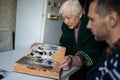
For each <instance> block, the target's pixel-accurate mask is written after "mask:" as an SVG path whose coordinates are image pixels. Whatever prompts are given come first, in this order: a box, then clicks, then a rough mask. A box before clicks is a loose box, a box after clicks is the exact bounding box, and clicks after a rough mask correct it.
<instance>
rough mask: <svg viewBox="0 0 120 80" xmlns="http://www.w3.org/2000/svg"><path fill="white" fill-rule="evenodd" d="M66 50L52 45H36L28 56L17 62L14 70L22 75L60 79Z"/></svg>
mask: <svg viewBox="0 0 120 80" xmlns="http://www.w3.org/2000/svg"><path fill="white" fill-rule="evenodd" d="M65 51H66V48H65V47H61V46H56V45H51V44H43V43H39V44H35V45H34V46H33V47H32V48H31V50H30V51H28V53H27V55H26V56H23V57H22V58H21V59H19V60H18V61H16V63H15V65H14V67H13V70H14V71H16V72H20V73H26V74H31V75H37V76H43V77H49V78H55V79H59V78H60V74H61V69H60V68H59V65H60V61H61V60H62V58H63V57H64V55H65Z"/></svg>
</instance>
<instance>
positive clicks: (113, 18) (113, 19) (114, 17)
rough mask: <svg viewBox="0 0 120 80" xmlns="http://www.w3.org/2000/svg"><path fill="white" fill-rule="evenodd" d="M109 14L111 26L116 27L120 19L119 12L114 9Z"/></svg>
mask: <svg viewBox="0 0 120 80" xmlns="http://www.w3.org/2000/svg"><path fill="white" fill-rule="evenodd" d="M108 16H109V26H111V27H115V25H116V24H117V21H118V16H117V13H116V12H114V11H112V12H111V13H109V15H108Z"/></svg>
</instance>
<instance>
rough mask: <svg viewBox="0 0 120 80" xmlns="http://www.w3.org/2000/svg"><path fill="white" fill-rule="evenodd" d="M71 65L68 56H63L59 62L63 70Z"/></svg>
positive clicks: (70, 59)
mask: <svg viewBox="0 0 120 80" xmlns="http://www.w3.org/2000/svg"><path fill="white" fill-rule="evenodd" d="M71 65H72V58H71V57H70V56H65V57H64V58H63V59H62V61H61V62H60V66H59V67H60V68H62V69H63V70H68V69H70V68H71Z"/></svg>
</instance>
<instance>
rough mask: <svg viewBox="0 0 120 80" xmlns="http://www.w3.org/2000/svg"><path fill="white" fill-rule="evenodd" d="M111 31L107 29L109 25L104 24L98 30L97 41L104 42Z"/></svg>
mask: <svg viewBox="0 0 120 80" xmlns="http://www.w3.org/2000/svg"><path fill="white" fill-rule="evenodd" d="M108 33H109V30H108V29H107V24H106V23H105V22H103V23H102V24H101V25H100V26H99V28H98V29H96V34H95V40H97V41H104V40H106V39H107V37H108Z"/></svg>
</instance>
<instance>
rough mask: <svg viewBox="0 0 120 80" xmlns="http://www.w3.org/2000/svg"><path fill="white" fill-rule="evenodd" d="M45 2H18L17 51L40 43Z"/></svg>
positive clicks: (37, 0) (30, 0) (31, 0)
mask: <svg viewBox="0 0 120 80" xmlns="http://www.w3.org/2000/svg"><path fill="white" fill-rule="evenodd" d="M43 1H44V0H17V15H16V33H15V49H19V48H28V47H29V46H30V45H31V44H32V43H34V42H40V40H41V37H40V34H41V31H42V30H41V29H42V28H41V27H42V26H41V24H42V23H41V19H42V9H43V8H42V6H43V5H44V4H43V3H44V2H43Z"/></svg>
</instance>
